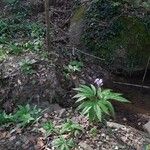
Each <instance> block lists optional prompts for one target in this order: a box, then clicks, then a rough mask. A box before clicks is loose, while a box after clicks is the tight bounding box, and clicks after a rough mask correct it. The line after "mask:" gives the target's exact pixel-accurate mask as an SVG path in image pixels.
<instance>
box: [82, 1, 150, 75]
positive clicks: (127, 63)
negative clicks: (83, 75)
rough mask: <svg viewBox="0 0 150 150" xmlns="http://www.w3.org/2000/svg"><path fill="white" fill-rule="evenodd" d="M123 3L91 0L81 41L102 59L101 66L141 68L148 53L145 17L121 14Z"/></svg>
mask: <svg viewBox="0 0 150 150" xmlns="http://www.w3.org/2000/svg"><path fill="white" fill-rule="evenodd" d="M124 9H125V8H124V5H123V4H121V3H117V4H116V3H114V2H113V1H108V0H99V1H96V2H94V3H93V4H92V5H91V7H90V8H89V10H88V11H87V15H86V18H85V20H86V26H85V27H84V36H83V42H84V43H85V44H86V46H87V47H88V48H89V49H92V51H93V52H94V53H96V54H97V55H99V56H100V57H102V58H104V59H105V62H103V64H104V66H106V67H107V68H108V67H109V68H110V69H115V70H116V69H120V70H124V71H127V72H132V71H137V70H142V69H144V68H145V66H146V62H147V60H148V57H149V56H150V21H149V19H148V18H149V16H148V15H147V14H146V13H145V14H144V15H139V14H140V12H139V14H136V10H135V9H133V10H132V12H126V13H124Z"/></svg>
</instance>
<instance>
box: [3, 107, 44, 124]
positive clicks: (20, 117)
mask: <svg viewBox="0 0 150 150" xmlns="http://www.w3.org/2000/svg"><path fill="white" fill-rule="evenodd" d="M40 112H41V110H40V109H37V108H36V106H35V107H33V108H31V107H30V106H29V105H28V104H27V105H26V106H18V110H17V111H16V112H15V113H14V114H9V115H7V114H6V113H5V112H2V113H0V125H4V124H7V123H15V124H19V125H20V126H21V127H25V126H27V125H28V124H30V123H33V122H34V121H36V120H37V119H38V117H39V115H40Z"/></svg>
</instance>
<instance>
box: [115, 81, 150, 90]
mask: <svg viewBox="0 0 150 150" xmlns="http://www.w3.org/2000/svg"><path fill="white" fill-rule="evenodd" d="M113 83H115V84H120V85H127V86H134V87H140V88H141V87H142V88H145V89H150V86H143V85H138V84H131V83H124V82H116V81H113Z"/></svg>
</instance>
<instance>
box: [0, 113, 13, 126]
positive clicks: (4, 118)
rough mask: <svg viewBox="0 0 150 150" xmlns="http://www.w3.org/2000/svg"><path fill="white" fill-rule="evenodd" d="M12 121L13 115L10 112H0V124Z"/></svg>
mask: <svg viewBox="0 0 150 150" xmlns="http://www.w3.org/2000/svg"><path fill="white" fill-rule="evenodd" d="M12 122H13V115H12V114H9V115H7V114H6V113H5V112H1V113H0V125H4V124H7V123H12Z"/></svg>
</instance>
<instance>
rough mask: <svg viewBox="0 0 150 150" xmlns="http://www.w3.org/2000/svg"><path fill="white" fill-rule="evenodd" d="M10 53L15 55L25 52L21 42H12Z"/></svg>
mask: <svg viewBox="0 0 150 150" xmlns="http://www.w3.org/2000/svg"><path fill="white" fill-rule="evenodd" d="M9 49H10V50H9V51H10V52H9V53H10V54H14V55H19V54H21V53H22V52H23V47H22V45H21V44H20V43H11V44H9Z"/></svg>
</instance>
